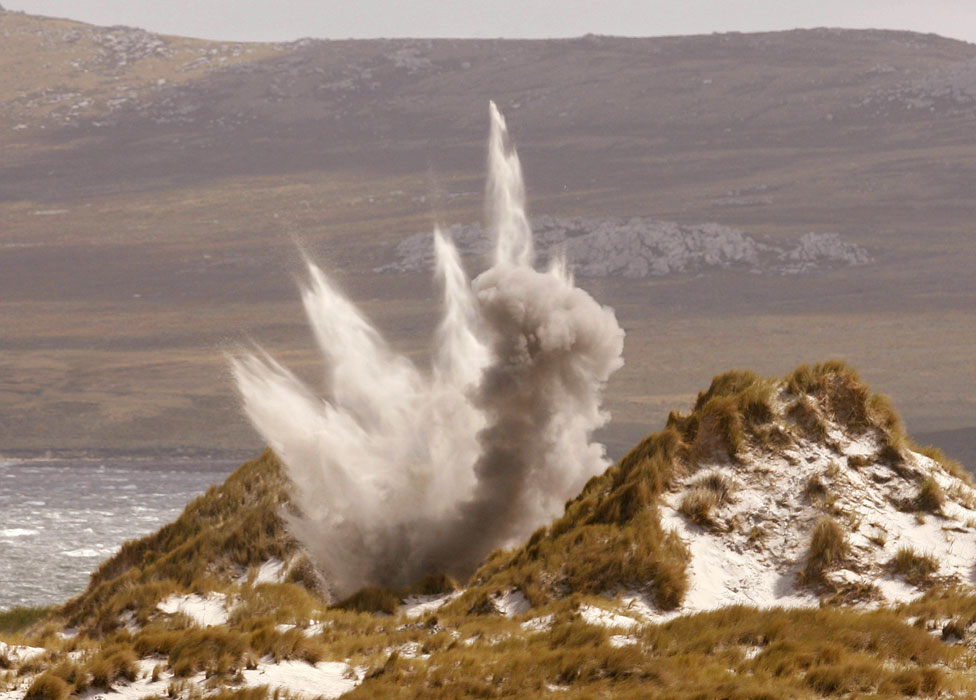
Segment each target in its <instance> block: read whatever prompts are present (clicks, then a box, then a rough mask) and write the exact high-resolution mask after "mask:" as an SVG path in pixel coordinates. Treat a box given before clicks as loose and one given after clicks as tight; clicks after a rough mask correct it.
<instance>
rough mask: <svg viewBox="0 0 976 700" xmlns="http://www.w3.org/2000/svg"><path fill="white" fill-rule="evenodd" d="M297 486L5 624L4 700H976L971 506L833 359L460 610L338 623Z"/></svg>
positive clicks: (556, 533)
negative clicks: (281, 696)
mask: <svg viewBox="0 0 976 700" xmlns="http://www.w3.org/2000/svg"><path fill="white" fill-rule="evenodd" d="M287 490H288V484H287V483H285V482H284V480H283V476H282V471H281V467H280V465H279V464H278V463H277V460H276V459H275V458H274V456H273V455H272V454H271V453H270V452H266V453H264V454H263V455H262V456H261V457H259V458H258V459H256V460H253V461H251V462H248V463H246V464H245V465H243V466H242V467H241V468H240V469H239V470H238V471H237V472H236V473H235V474H234V475H232V476H231V477H230V478H229V479H228V480H227V482H226V483H225V484H223V485H221V486H216V487H213V488H212V489H211V490H210V491H208V492H207V494H206V495H204V496H203V497H201V498H200V499H198V500H197V501H195V502H194V503H192V504H190V506H188V507H187V509H186V511H185V513H184V514H183V515H182V516H181V517H180V518H179V519H178V520H177V521H175V522H174V523H173V524H171V525H169V526H167V527H165V528H163V529H162V530H160V531H159V532H158V533H156V534H154V535H151V536H149V537H146V538H143V539H141V540H137V541H133V542H129V543H127V544H126V545H124V546H123V548H122V550H121V551H120V552H119V554H118V555H116V556H115V557H113V558H112V559H110V560H109V561H107V562H105V564H103V565H102V566H101V567H100V568H99V570H98V571H97V572H96V573H95V574H93V577H92V583H91V585H90V586H89V588H88V590H87V591H85V592H84V593H83V594H82V595H80V596H79V597H77V598H75V599H74V600H71V601H69V602H68V603H66V604H65V605H64V606H62V607H61V608H59V609H57V610H53V611H50V612H49V614H48V615H47V617H46V618H44V619H40V620H37V619H36V618H37V617H38V616H40V615H41V614H42V613H40V612H32V611H17V612H16V613H8V614H6V615H4V616H3V617H0V630H2V632H0V634H3V640H4V646H2V647H0V664H2V668H4V669H7V670H6V671H3V672H2V673H3V675H0V680H2V681H3V683H4V685H5V688H6V689H5V690H3V691H2V694H0V697H2V698H3V700H20V699H21V698H24V697H28V698H51V699H56V698H64V697H66V696H67V694H69V693H73V694H85V693H91V692H99V693H100V694H103V695H106V696H107V697H119V698H141V697H144V696H168V697H171V698H175V697H180V698H197V697H202V696H210V697H219V698H240V699H241V700H257V699H260V698H264V697H266V696H267V695H268V694H269V693H273V692H274V691H275V690H278V689H280V690H285V691H287V692H290V693H293V694H295V695H296V696H298V697H314V696H317V695H321V696H324V697H337V696H339V695H341V694H344V693H347V694H348V697H363V698H393V697H397V698H400V697H424V698H442V697H443V698H455V697H471V696H478V697H519V698H525V697H529V698H531V697H548V696H550V695H551V694H553V693H556V692H558V693H559V697H574V698H583V697H593V696H594V695H601V696H606V697H634V696H635V695H636V694H639V695H640V697H659V698H693V697H729V698H763V697H768V698H776V697H796V698H806V697H811V698H813V697H824V696H835V695H838V696H847V695H850V694H852V693H853V694H857V693H871V694H875V695H878V696H881V697H936V696H939V697H946V696H951V697H969V696H971V695H972V693H973V692H976V677H974V676H973V673H972V670H971V658H972V656H971V655H972V650H973V646H974V642H976V635H973V634H971V632H970V626H971V625H972V624H973V623H976V595H974V592H973V590H972V586H971V583H972V574H973V565H974V561H976V557H974V554H976V492H974V490H973V488H972V486H971V485H970V482H969V477H968V476H967V475H966V473H965V472H964V471H963V470H962V469H961V467H960V466H959V465H958V464H955V463H953V462H951V461H949V460H947V459H945V458H944V457H943V456H942V455H941V454H939V453H938V452H937V451H931V450H926V449H922V448H918V447H917V446H915V445H914V444H913V443H911V441H910V440H909V439H908V438H907V437H906V436H905V434H904V432H903V430H902V428H901V424H900V421H899V419H898V417H897V415H896V414H895V412H894V411H893V409H892V408H891V405H890V404H889V402H888V401H887V400H886V399H885V398H884V397H883V396H880V395H876V394H872V393H871V392H870V390H869V389H868V388H867V387H866V386H865V385H864V384H863V382H861V381H860V380H859V378H858V377H857V375H856V374H855V373H854V372H853V371H852V370H851V369H850V368H848V367H847V366H845V365H843V364H842V363H839V362H828V363H825V364H822V365H817V366H815V367H808V366H801V367H800V368H798V369H797V370H796V371H794V372H793V373H791V374H790V375H788V376H787V377H786V378H784V379H782V380H768V379H763V378H761V377H758V376H757V375H755V374H753V373H751V372H748V371H733V372H728V373H726V374H722V375H719V376H717V377H715V379H714V380H713V382H712V384H711V386H710V387H709V388H708V390H707V391H705V392H702V393H701V394H700V395H699V396H698V399H697V401H696V402H695V404H694V406H693V407H692V409H691V411H690V412H689V413H687V414H672V416H671V418H670V419H669V420H668V424H667V426H666V428H665V429H664V430H663V431H661V432H659V433H657V434H654V435H651V436H649V437H647V438H646V439H645V440H644V441H642V442H641V443H640V444H639V445H638V446H637V447H635V448H634V449H633V450H631V452H630V453H629V454H628V455H627V456H626V457H624V458H623V459H622V460H621V461H620V462H619V463H618V464H616V465H615V466H613V467H611V468H610V469H608V470H607V472H606V473H604V474H602V475H600V476H597V477H594V478H593V479H592V480H591V481H590V482H589V484H588V485H587V486H586V488H585V489H584V490H583V492H582V493H581V494H580V495H579V496H578V497H577V498H575V499H573V500H572V501H570V502H569V503H568V504H567V507H566V511H565V514H564V515H563V517H561V518H560V519H558V520H556V521H555V522H553V523H552V524H551V525H550V526H548V527H546V528H542V529H540V530H539V531H538V532H537V533H536V534H534V535H533V536H532V537H531V538H530V539H529V540H528V542H527V543H526V544H525V545H523V546H521V547H519V548H517V549H515V550H513V551H504V552H496V553H495V554H494V555H492V556H491V557H490V558H489V560H488V561H487V562H486V563H485V564H484V565H483V566H482V568H481V569H480V570H479V571H478V572H477V574H476V575H475V576H474V577H473V578H472V580H471V581H469V582H467V584H466V585H465V586H464V587H463V588H461V587H457V586H456V584H455V582H453V581H451V580H450V579H447V578H446V577H443V576H436V575H435V576H428V577H427V578H426V579H425V580H423V581H420V582H417V583H416V584H415V585H414V586H413V587H412V588H411V589H408V590H399V591H392V590H380V589H364V590H362V591H360V592H358V593H357V594H355V595H353V596H352V597H350V598H349V599H347V600H344V601H339V602H337V603H335V604H333V605H332V606H330V605H329V604H328V602H327V597H328V594H327V592H326V591H327V584H326V582H323V581H322V580H321V579H320V578H319V577H318V575H317V574H316V573H315V572H314V571H313V570H312V569H311V567H310V566H309V565H308V563H307V560H306V559H305V557H304V555H303V553H302V552H301V551H299V550H298V548H297V546H296V544H295V542H294V541H293V540H292V539H291V538H290V537H289V536H288V535H287V533H286V532H285V531H284V529H283V527H282V520H281V519H280V517H279V513H280V511H281V509H282V508H288V507H289V506H288V496H287Z"/></svg>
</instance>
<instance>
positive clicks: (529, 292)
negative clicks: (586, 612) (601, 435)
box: [231, 104, 624, 596]
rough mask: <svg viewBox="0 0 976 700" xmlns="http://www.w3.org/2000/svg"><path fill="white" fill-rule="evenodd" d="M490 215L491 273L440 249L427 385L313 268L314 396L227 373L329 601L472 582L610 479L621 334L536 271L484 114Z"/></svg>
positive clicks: (495, 119) (510, 170) (559, 272)
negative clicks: (585, 490) (497, 557)
mask: <svg viewBox="0 0 976 700" xmlns="http://www.w3.org/2000/svg"><path fill="white" fill-rule="evenodd" d="M487 199H488V214H489V219H490V224H491V227H492V229H493V231H494V234H495V236H496V251H495V260H494V265H493V266H492V267H491V268H490V269H488V270H486V271H485V272H484V273H482V274H481V275H479V276H478V277H477V278H476V279H475V280H473V281H469V280H468V278H467V276H466V275H465V273H464V270H463V269H462V267H461V263H460V259H459V257H458V253H457V251H456V249H455V247H454V245H453V243H452V242H451V241H450V240H449V239H447V238H445V237H444V236H443V235H442V234H441V233H440V232H438V231H435V232H434V241H435V252H436V274H437V278H438V280H439V281H440V283H441V286H442V289H443V294H444V298H443V318H442V320H441V323H440V325H439V327H438V329H437V334H436V347H435V351H434V352H433V359H432V363H431V365H432V366H431V368H430V370H429V371H428V372H423V371H421V370H419V369H418V368H417V367H416V366H414V364H413V363H411V362H410V361H409V360H407V359H406V358H405V357H403V356H401V355H398V354H397V353H396V352H394V351H393V350H392V349H391V348H390V347H389V345H388V344H387V343H386V342H385V341H384V339H383V337H382V336H381V335H380V333H379V332H378V331H377V330H376V329H375V328H374V327H373V326H372V325H370V323H369V322H368V321H367V320H366V319H365V318H364V317H363V316H362V314H360V313H359V311H358V310H357V309H356V308H355V306H353V304H352V303H351V302H350V301H349V300H348V299H346V298H345V297H344V296H342V294H341V293H340V292H339V291H338V289H336V288H335V287H334V286H333V285H332V284H330V282H329V280H328V279H327V278H326V276H325V275H324V274H323V273H322V271H321V270H320V269H319V268H318V267H316V266H315V265H314V264H312V263H308V269H309V280H308V282H307V284H306V286H305V287H304V289H303V290H302V301H303V303H304V306H305V312H306V314H307V315H308V318H309V322H310V323H311V325H312V328H313V330H314V333H315V338H316V341H317V344H318V346H319V348H320V350H321V352H322V358H323V363H324V367H325V378H324V383H323V387H322V393H321V395H319V394H317V393H315V392H313V391H312V390H311V389H309V388H308V387H306V386H305V385H304V384H303V383H302V382H301V381H300V380H299V379H298V378H297V377H295V375H294V374H292V373H291V372H290V371H289V370H287V369H286V368H285V367H283V366H281V365H280V364H279V363H277V362H276V361H275V360H274V359H273V358H271V357H270V356H269V355H267V354H265V353H263V352H260V353H259V354H257V355H251V354H244V355H241V356H238V357H234V358H232V359H231V368H232V370H233V373H234V377H235V379H236V381H237V385H238V388H239V390H240V392H241V395H242V397H243V401H244V408H245V411H246V413H247V415H248V417H249V418H250V420H251V422H252V423H253V424H254V426H255V428H256V429H257V430H258V432H259V433H260V434H261V435H262V436H263V437H264V438H265V439H266V440H267V441H268V443H269V444H270V445H271V447H272V449H274V451H275V452H276V453H277V454H278V456H279V457H280V458H281V460H282V462H283V463H284V464H285V467H286V468H287V472H288V476H289V477H290V478H291V481H292V482H293V484H294V488H293V490H292V494H291V496H292V500H293V502H294V504H295V505H296V506H297V507H298V508H299V510H300V511H301V516H292V517H289V518H288V524H289V527H290V529H291V531H292V532H293V534H294V535H295V536H296V537H297V538H298V539H299V541H300V542H301V543H302V544H303V545H304V546H305V547H306V548H307V550H308V552H309V554H310V555H311V556H312V557H313V558H314V559H315V561H316V563H317V564H318V565H319V567H320V568H321V569H322V571H323V573H324V574H325V576H326V578H327V580H328V581H329V582H330V585H331V586H332V589H333V591H332V592H333V594H334V595H336V596H343V595H346V594H348V593H351V592H352V591H354V590H355V589H357V588H358V587H360V586H363V585H367V584H374V585H404V584H408V583H411V582H413V581H414V580H416V579H418V578H419V577H421V576H423V575H424V574H426V573H432V572H446V573H449V574H452V575H455V576H458V577H466V576H468V575H470V574H471V573H472V572H473V571H474V569H475V568H476V567H477V565H478V564H479V563H480V561H481V560H482V559H483V558H484V557H485V555H487V554H488V553H489V552H490V551H491V550H492V549H494V548H496V547H498V546H502V545H506V544H511V543H514V542H517V541H518V540H519V539H521V538H524V537H526V536H527V535H528V534H529V533H531V532H532V531H533V530H534V529H535V528H537V527H538V526H540V525H542V524H544V523H546V522H548V521H549V520H550V519H552V518H553V517H554V516H556V515H558V514H559V513H560V512H561V510H562V508H563V504H564V503H565V501H566V499H568V498H570V497H572V496H574V495H576V494H577V493H578V492H579V491H580V489H581V488H582V487H583V485H584V484H585V483H586V481H587V480H588V479H589V478H590V477H591V476H593V475H594V474H597V473H599V472H601V471H603V470H604V469H605V468H606V467H607V459H606V457H605V453H604V448H603V446H602V445H599V444H597V443H593V442H591V436H592V433H593V431H594V430H595V429H597V428H599V427H601V426H602V425H604V424H605V423H606V422H607V420H608V419H609V416H608V415H607V413H606V412H604V411H603V410H601V407H600V400H601V396H602V392H603V388H604V386H605V384H606V382H607V380H608V378H609V377H610V375H611V374H612V373H613V372H614V371H616V370H617V369H618V368H619V367H620V366H621V365H622V364H623V360H622V358H621V353H622V350H623V338H624V332H623V330H622V329H621V328H620V326H619V325H618V324H617V321H616V318H615V317H614V314H613V311H612V310H611V309H609V308H607V307H603V306H600V305H599V304H598V303H597V302H596V301H594V300H593V298H592V297H590V296H589V295H588V294H587V293H586V292H584V291H583V290H581V289H579V288H578V287H576V286H575V285H574V283H573V280H572V278H571V277H570V275H569V274H568V273H567V272H566V270H565V267H564V266H562V265H560V264H555V265H553V266H551V267H550V269H549V270H548V271H546V272H539V271H537V270H535V269H534V267H533V246H532V232H531V229H530V228H529V222H528V219H527V218H526V214H525V188H524V184H523V180H522V171H521V166H520V165H519V160H518V156H517V154H516V153H515V150H514V149H513V148H512V147H511V146H510V144H509V142H508V133H507V129H506V126H505V120H504V118H503V117H502V115H501V114H500V113H499V112H498V110H497V109H496V108H495V105H494V104H491V135H490V138H489V176H488V185H487Z"/></svg>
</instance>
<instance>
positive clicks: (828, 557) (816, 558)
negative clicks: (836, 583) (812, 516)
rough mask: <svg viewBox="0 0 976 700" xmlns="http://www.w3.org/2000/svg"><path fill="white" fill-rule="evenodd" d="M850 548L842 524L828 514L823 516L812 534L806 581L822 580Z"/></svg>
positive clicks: (808, 551)
mask: <svg viewBox="0 0 976 700" xmlns="http://www.w3.org/2000/svg"><path fill="white" fill-rule="evenodd" d="M848 549H849V546H848V543H847V537H846V535H845V534H844V529H843V528H842V527H841V526H840V524H839V523H838V522H837V521H836V520H834V519H833V518H832V517H830V516H828V515H824V516H821V517H820V518H819V519H818V520H817V523H816V525H814V527H813V532H812V533H811V535H810V545H809V547H808V549H807V563H806V567H805V568H804V574H805V581H806V582H807V583H817V582H822V581H823V578H824V574H825V573H826V572H827V571H828V570H829V569H831V568H833V567H835V566H837V565H838V564H839V563H840V562H841V561H842V560H843V559H844V557H846V556H847V553H848Z"/></svg>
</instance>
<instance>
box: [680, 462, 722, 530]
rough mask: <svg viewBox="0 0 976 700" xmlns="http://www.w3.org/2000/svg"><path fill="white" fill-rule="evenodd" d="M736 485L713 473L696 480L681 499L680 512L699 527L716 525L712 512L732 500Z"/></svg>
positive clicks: (719, 474) (718, 473)
mask: <svg viewBox="0 0 976 700" xmlns="http://www.w3.org/2000/svg"><path fill="white" fill-rule="evenodd" d="M734 488H735V485H734V484H733V483H732V480H731V479H729V478H728V477H727V476H725V475H723V474H722V473H720V472H711V473H709V474H706V475H705V476H703V477H701V478H699V479H696V480H695V481H694V482H693V483H692V484H691V485H690V487H689V489H688V491H687V492H686V493H685V495H684V497H683V498H682V499H681V505H680V506H679V507H678V511H679V512H681V513H683V514H684V515H685V516H687V517H688V518H689V519H690V520H692V521H693V522H696V523H698V524H699V525H702V526H706V527H711V526H714V525H715V522H714V520H713V518H712V511H713V510H714V509H716V508H719V507H720V506H722V505H724V504H725V503H728V502H730V501H731V500H732V492H733V490H734Z"/></svg>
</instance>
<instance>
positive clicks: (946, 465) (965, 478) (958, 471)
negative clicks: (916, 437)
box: [912, 444, 974, 486]
mask: <svg viewBox="0 0 976 700" xmlns="http://www.w3.org/2000/svg"><path fill="white" fill-rule="evenodd" d="M912 449H914V450H915V451H916V452H918V453H919V454H922V455H925V456H926V457H928V458H929V459H931V460H933V461H935V462H937V463H938V464H939V466H941V467H942V469H943V470H944V471H945V472H946V473H947V474H949V475H950V476H954V477H955V478H957V479H959V480H961V481H962V482H963V483H965V484H966V485H967V486H973V485H974V484H973V475H972V474H970V473H969V472H968V471H966V468H965V467H964V466H962V464H960V463H959V462H957V461H956V460H954V459H952V458H950V457H947V456H946V453H945V452H943V451H942V450H940V449H939V448H938V447H934V446H932V445H926V446H924V447H922V446H919V445H915V444H912Z"/></svg>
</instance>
